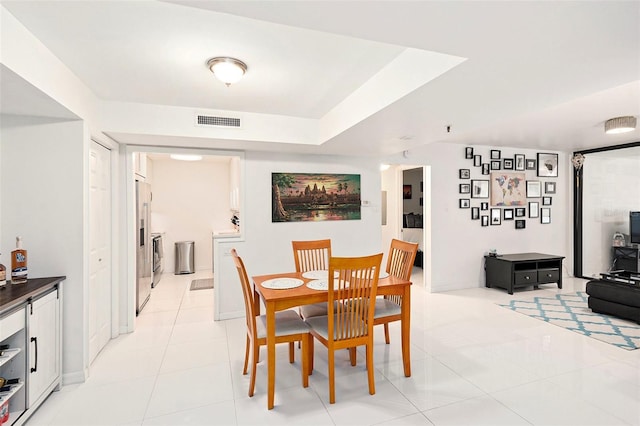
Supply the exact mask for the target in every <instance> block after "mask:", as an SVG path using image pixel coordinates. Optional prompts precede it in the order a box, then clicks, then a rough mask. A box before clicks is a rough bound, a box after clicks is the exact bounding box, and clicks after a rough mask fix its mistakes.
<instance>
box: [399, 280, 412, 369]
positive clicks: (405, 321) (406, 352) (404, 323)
mask: <svg viewBox="0 0 640 426" xmlns="http://www.w3.org/2000/svg"><path fill="white" fill-rule="evenodd" d="M400 316H401V318H402V319H401V321H400V322H401V329H402V364H403V365H404V375H405V377H411V286H405V287H404V292H403V294H402V308H401V312H400Z"/></svg>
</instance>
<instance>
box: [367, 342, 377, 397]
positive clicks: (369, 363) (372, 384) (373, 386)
mask: <svg viewBox="0 0 640 426" xmlns="http://www.w3.org/2000/svg"><path fill="white" fill-rule="evenodd" d="M367 378H368V379H369V395H375V393H376V383H375V379H374V377H373V343H368V344H367Z"/></svg>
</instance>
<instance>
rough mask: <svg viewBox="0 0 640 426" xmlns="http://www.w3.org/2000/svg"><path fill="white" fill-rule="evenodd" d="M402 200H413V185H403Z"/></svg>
mask: <svg viewBox="0 0 640 426" xmlns="http://www.w3.org/2000/svg"><path fill="white" fill-rule="evenodd" d="M402 199H403V200H410V199H411V185H402Z"/></svg>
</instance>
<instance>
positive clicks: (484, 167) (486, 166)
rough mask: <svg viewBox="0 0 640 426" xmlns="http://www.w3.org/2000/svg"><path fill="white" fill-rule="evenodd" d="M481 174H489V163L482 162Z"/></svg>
mask: <svg viewBox="0 0 640 426" xmlns="http://www.w3.org/2000/svg"><path fill="white" fill-rule="evenodd" d="M482 174H483V175H488V174H489V163H482Z"/></svg>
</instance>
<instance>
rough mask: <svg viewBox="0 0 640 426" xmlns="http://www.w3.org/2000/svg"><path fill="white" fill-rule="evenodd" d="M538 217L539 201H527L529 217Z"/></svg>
mask: <svg viewBox="0 0 640 426" xmlns="http://www.w3.org/2000/svg"><path fill="white" fill-rule="evenodd" d="M537 217H540V203H539V202H537V201H529V219H535V218H537Z"/></svg>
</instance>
